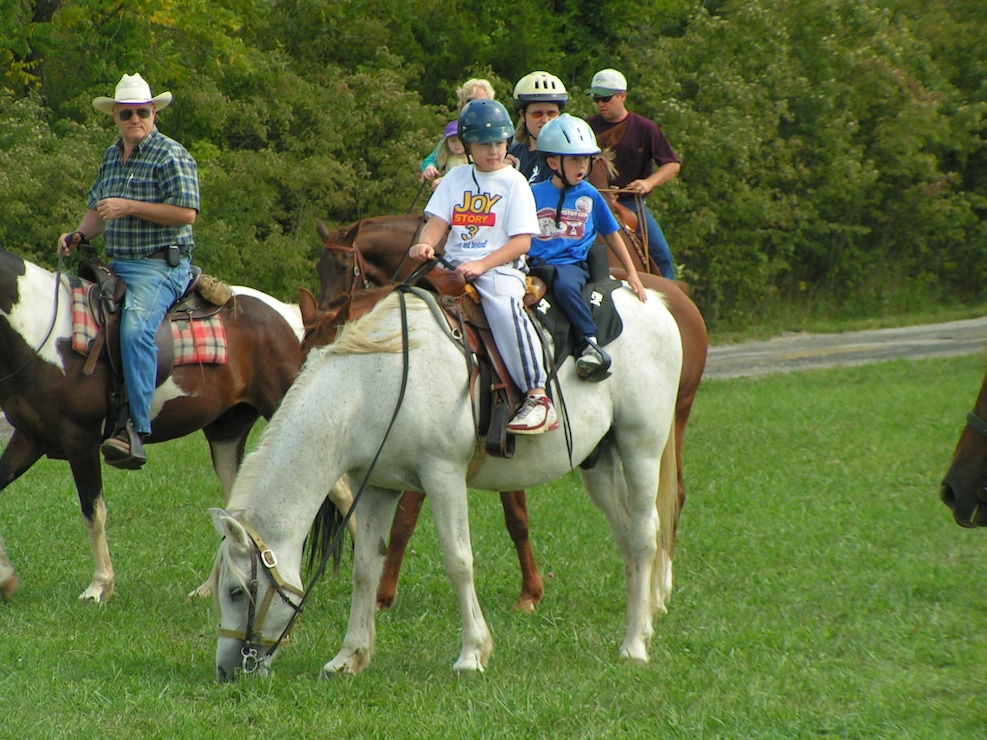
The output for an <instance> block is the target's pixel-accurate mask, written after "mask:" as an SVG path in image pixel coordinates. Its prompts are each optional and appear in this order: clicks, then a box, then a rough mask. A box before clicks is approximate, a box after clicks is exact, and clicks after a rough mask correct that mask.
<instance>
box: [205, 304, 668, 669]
mask: <svg viewBox="0 0 987 740" xmlns="http://www.w3.org/2000/svg"><path fill="white" fill-rule="evenodd" d="M613 295H614V300H615V303H616V305H617V308H618V311H619V313H620V315H621V317H622V319H623V322H624V331H623V334H622V335H621V336H620V337H618V338H617V339H616V340H615V341H613V342H612V343H611V344H610V345H608V347H607V350H608V352H610V354H611V355H612V357H613V375H612V376H611V377H610V378H608V379H607V380H605V381H603V382H601V383H588V382H585V381H582V380H579V379H578V378H577V377H576V373H575V367H574V363H573V362H572V360H571V359H567V360H566V361H565V362H564V363H563V365H562V366H561V368H560V370H559V380H560V383H561V389H562V390H561V398H557V399H556V405H557V407H559V408H560V409H564V410H565V412H566V413H567V414H568V423H569V426H570V429H571V455H570V454H569V451H568V450H567V439H566V437H567V434H566V432H565V431H564V427H563V428H560V429H559V430H558V431H554V432H548V433H545V434H541V435H538V436H533V437H522V438H519V439H518V440H517V445H516V450H515V454H514V457H513V458H511V459H503V458H494V457H486V456H484V454H483V451H482V450H483V448H482V445H479V444H478V443H477V439H476V434H475V426H474V420H473V412H472V408H471V402H470V389H469V387H468V386H469V380H468V372H467V363H466V359H465V355H464V350H463V348H462V346H461V345H460V344H459V343H458V342H457V341H456V340H454V339H453V338H452V337H451V336H450V335H449V330H448V325H447V324H446V322H445V321H444V320H441V319H440V320H437V319H436V317H435V316H433V312H432V311H430V310H429V308H430V306H429V302H428V301H426V300H424V299H423V298H421V297H418V296H416V295H408V296H399V295H398V294H396V293H395V294H392V295H390V296H388V298H386V299H385V300H383V301H381V302H380V304H378V306H377V307H376V308H375V309H374V310H373V311H372V312H371V313H369V314H367V315H366V316H364V317H363V318H362V319H359V320H358V321H356V322H354V323H351V324H347V325H346V326H345V327H344V329H343V332H342V334H341V336H340V338H339V340H338V341H337V342H335V343H334V344H331V345H329V346H327V347H324V348H321V349H317V350H315V351H313V353H312V354H311V355H310V356H309V359H308V361H307V362H306V364H305V366H304V367H303V369H302V372H301V374H300V375H299V377H298V379H297V380H296V382H295V384H294V385H292V387H291V388H290V389H289V391H288V393H287V395H286V396H285V398H284V400H283V402H282V404H281V406H280V407H279V409H278V411H277V413H276V414H275V415H274V418H273V419H272V420H271V422H270V425H269V426H268V427H267V429H266V430H265V431H264V434H263V436H262V439H261V441H260V443H259V445H258V447H257V449H256V450H255V451H254V452H253V453H251V454H250V455H248V456H247V458H246V460H245V461H244V464H243V466H242V468H241V471H240V475H239V477H238V478H237V480H236V483H235V485H234V490H233V494H232V496H231V498H230V500H229V503H228V512H229V513H227V512H225V511H221V510H213V518H214V521H215V523H216V526H217V529H218V530H219V531H220V533H221V534H222V535H224V540H223V542H222V544H221V545H220V548H219V552H218V554H217V562H216V567H215V568H214V571H213V572H214V575H215V576H216V577H217V578H218V585H217V589H216V598H217V600H218V609H219V612H220V629H219V637H218V640H217V647H216V668H217V677H218V679H219V680H220V681H224V680H232V679H233V678H235V677H237V675H238V674H239V673H240V672H241V671H243V672H246V673H254V672H256V673H258V674H260V675H266V674H267V672H268V668H269V665H270V663H271V661H272V660H273V659H274V657H275V656H276V654H277V651H278V647H279V645H280V644H281V643H282V642H283V640H284V638H285V637H286V636H287V632H290V629H291V626H292V625H293V623H294V618H295V616H296V612H297V610H298V607H299V599H300V598H301V596H302V593H303V592H302V590H301V578H300V568H301V560H302V550H303V542H304V540H305V536H306V533H307V532H308V530H309V526H310V524H311V523H312V521H313V518H314V517H315V516H316V512H317V511H319V509H320V507H321V505H322V503H323V500H324V499H325V495H326V490H327V489H328V483H330V482H332V481H335V480H336V479H337V478H339V477H340V476H341V475H342V474H344V473H349V474H350V477H351V480H353V481H361V480H363V479H364V477H365V476H367V475H369V480H368V484H367V487H366V488H365V490H364V491H363V493H362V495H360V497H359V498H358V502H357V505H356V517H357V535H356V538H355V554H354V564H353V598H352V604H351V610H350V618H349V625H348V628H347V632H346V636H345V638H344V640H343V646H342V649H341V650H340V651H339V653H338V654H337V655H336V656H335V657H334V658H333V659H332V660H331V661H329V662H328V663H326V664H325V665H324V666H323V669H322V674H323V676H326V677H328V676H334V675H338V674H356V673H359V672H360V671H362V670H363V669H365V668H366V667H367V666H368V665H369V664H370V660H371V657H372V655H373V649H374V640H375V605H376V589H377V584H378V582H379V580H380V575H381V569H382V565H383V560H384V552H385V550H386V544H387V535H388V529H389V527H390V524H391V520H392V519H393V516H394V511H395V507H396V505H397V502H398V499H399V497H400V492H402V491H405V490H418V491H424V492H425V493H426V495H427V496H428V498H429V502H430V506H431V510H432V513H433V516H434V517H435V521H436V526H437V530H438V534H439V539H440V541H441V546H442V555H443V563H444V565H445V569H446V573H447V575H448V576H449V579H450V580H451V581H452V584H453V588H454V590H455V593H456V598H457V601H458V603H459V609H460V613H461V618H462V652H461V653H460V655H459V658H458V660H456V662H455V664H454V666H453V668H454V669H455V670H456V671H461V672H478V671H483V670H484V668H485V666H486V663H487V659H488V658H489V656H490V653H491V650H492V648H493V641H492V639H491V636H490V632H489V630H488V629H487V624H486V622H485V620H484V618H483V615H482V612H481V610H480V605H479V603H478V602H477V597H476V592H475V589H474V584H473V555H472V550H471V548H470V533H469V520H468V507H467V500H466V495H467V487H469V488H473V489H487V490H494V491H495V490H514V489H522V488H530V487H532V486H536V485H539V484H542V483H546V482H548V481H551V480H554V479H556V478H558V477H560V476H562V475H564V474H565V473H566V472H567V471H569V470H571V469H572V467H573V466H574V465H578V464H579V463H580V462H582V461H583V460H584V459H586V458H587V457H588V456H589V455H590V454H591V453H593V452H594V450H595V449H596V448H597V447H598V446H600V448H601V454H600V456H599V460H598V462H597V463H596V465H595V466H594V467H592V468H590V469H587V470H580V473H581V476H582V479H583V483H584V485H585V487H586V490H587V492H588V493H589V495H590V497H591V498H592V500H593V501H594V503H595V504H596V505H597V506H598V507H599V508H600V509H601V510H602V511H603V513H604V515H605V516H606V518H607V521H608V522H609V525H610V528H611V531H612V533H613V536H614V539H615V540H616V543H617V546H618V548H619V550H620V552H621V554H622V556H623V560H624V570H625V573H626V574H627V625H626V633H625V636H624V640H623V643H622V645H621V647H620V655H621V656H622V657H624V658H628V659H630V660H631V661H634V662H635V663H646V662H647V660H648V650H649V647H650V641H651V637H652V634H653V632H654V628H653V625H652V619H653V615H654V613H655V612H657V611H659V610H661V611H664V610H665V602H666V600H667V598H668V596H669V593H670V591H671V587H672V564H671V545H672V538H673V527H674V523H675V513H676V508H677V482H676V472H677V471H676V466H675V445H674V432H673V423H674V411H675V397H676V389H677V388H678V382H679V373H680V369H681V364H682V348H681V343H680V337H679V334H678V329H677V328H676V324H675V321H674V319H673V318H672V316H671V315H670V314H669V312H668V310H667V308H666V307H665V304H664V303H663V301H662V299H661V297H660V296H659V295H658V294H657V293H649V300H648V301H647V303H641V302H640V301H638V300H637V298H636V297H635V296H634V295H633V294H632V293H631V292H630V291H629V290H624V289H618V290H616V291H614V293H613ZM402 298H403V300H404V301H406V304H407V309H406V314H405V315H406V316H407V321H408V325H409V334H410V343H409V345H410V350H409V356H408V366H407V376H406V382H407V388H406V392H405V394H404V399H403V402H401V403H400V408H399V410H398V411H397V412H396V415H395V408H396V407H397V406H398V403H399V396H400V395H401V388H402V385H401V384H402V377H403V372H404V361H403V356H402V353H401V345H402V339H401V334H400V327H401V316H402V309H401V308H400V307H399V305H398V302H399V300H401V299H402ZM392 415H393V419H392ZM392 422H393V426H392V427H391V428H390V430H389V432H388V427H389V425H390V424H392ZM385 436H386V442H384V443H383V446H382V447H381V444H382V441H383V440H384V438H385ZM378 448H380V455H379V459H378V460H377V461H376V464H373V465H372V461H373V460H374V458H375V455H376V454H377V453H378ZM258 571H264V572H266V573H267V576H269V577H265V576H264V575H261V574H260V573H258ZM275 595H277V596H278V598H273V597H274V596H275ZM265 647H266V648H268V649H267V651H266V652H265V653H263V654H261V651H262V650H263V648H265Z"/></svg>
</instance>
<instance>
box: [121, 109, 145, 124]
mask: <svg viewBox="0 0 987 740" xmlns="http://www.w3.org/2000/svg"><path fill="white" fill-rule="evenodd" d="M134 113H136V114H137V115H138V116H140V118H141V120H142V121H146V120H147V119H148V118H150V117H151V113H152V111H151V109H150V108H124V109H123V110H120V111H117V116H119V118H120V120H121V121H129V120H130V119H131V118H133V117H134Z"/></svg>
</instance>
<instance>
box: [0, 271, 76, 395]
mask: <svg viewBox="0 0 987 740" xmlns="http://www.w3.org/2000/svg"><path fill="white" fill-rule="evenodd" d="M64 267H65V257H63V256H62V254H61V253H59V255H58V269H57V270H56V271H55V301H54V303H55V307H54V308H53V309H52V312H51V323H50V324H49V325H48V331H47V332H46V333H45V338H44V339H42V340H41V344H40V345H38V348H37V349H36V350H33V352H34V355H33V356H32V357H28V358H27V359H26V360H24V362H23V363H22V364H21V366H20V367H19V368H17V369H16V370H14V372H12V373H10V374H8V375H5V376H4V377H2V378H0V383H5V382H7V381H8V380H10V379H11V378H13V377H14V376H15V375H17V374H18V373H20V372H21V371H22V370H24V369H25V368H26V367H27V366H28V365H30V364H31V363H32V362H34V360H35V358H36V357H37V356H38V353H39V352H41V350H42V349H44V346H45V345H46V344H48V340H49V339H51V335H52V333H53V332H54V331H55V324H56V323H57V321H58V296H59V294H60V293H61V291H60V290H59V288H61V287H62V272H63V268H64Z"/></svg>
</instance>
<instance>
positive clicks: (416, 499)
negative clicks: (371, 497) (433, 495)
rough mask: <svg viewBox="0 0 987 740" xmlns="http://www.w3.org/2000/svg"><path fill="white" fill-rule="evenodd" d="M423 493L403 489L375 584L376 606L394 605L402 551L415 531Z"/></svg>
mask: <svg viewBox="0 0 987 740" xmlns="http://www.w3.org/2000/svg"><path fill="white" fill-rule="evenodd" d="M424 502H425V494H424V493H419V492H418V491H405V492H404V494H403V495H402V496H401V501H400V502H399V503H398V508H397V511H396V512H395V513H394V522H393V523H392V524H391V538H390V540H389V541H388V543H387V555H386V556H385V558H384V572H383V575H381V577H380V584H379V585H378V586H377V608H378V609H390V608H391V607H392V606H393V605H394V597H395V596H396V595H397V590H398V573H400V572H401V563H402V561H403V560H404V553H405V551H406V550H407V549H408V540H410V539H411V533H412V532H414V531H415V525H416V524H417V523H418V517H419V516H420V515H421V512H422V504H423V503H424Z"/></svg>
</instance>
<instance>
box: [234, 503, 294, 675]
mask: <svg viewBox="0 0 987 740" xmlns="http://www.w3.org/2000/svg"><path fill="white" fill-rule="evenodd" d="M240 524H241V525H242V526H243V528H244V530H245V531H246V532H247V534H248V535H249V537H250V541H251V544H252V547H251V548H250V583H249V584H248V595H249V597H250V605H249V606H248V607H247V624H246V626H245V628H244V631H243V632H237V631H236V630H228V629H222V628H220V629H219V630H218V632H219V636H220V637H229V638H232V639H234V640H240V642H241V647H240V655H241V656H242V660H241V662H240V668H241V670H242V671H243V672H244V673H245V674H247V675H249V674H251V673H254V672H256V671H257V669H258V668H259V667H260V666H261V665H262V664H263V663H264V661H266V660H267V659H268V658H270V657H271V656H272V655H274V651H275V650H277V649H278V647H280V646H281V645H282V644H284V643H287V642H288V640H289V638H290V637H291V630H292V628H293V627H294V626H295V622H296V621H297V620H298V617H299V616H300V615H301V613H302V605H303V604H304V602H305V593H304V592H303V591H302V590H301V589H298V588H295V587H294V586H292V585H291V584H290V583H287V582H286V581H285V580H284V578H282V576H281V573H280V572H279V571H278V559H277V556H276V555H275V554H274V551H273V550H271V549H270V548H269V547H268V546H267V545H265V544H264V540H262V539H261V537H260V535H259V534H257V530H255V529H254V528H253V527H252V526H251V525H250V524H248V523H247V522H240ZM258 560H259V561H260V562H261V564H262V565H263V566H264V572H265V573H267V577H268V578H269V579H270V581H271V588H270V589H269V590H268V592H267V595H266V596H265V597H264V601H263V603H262V604H261V605H260V608H259V609H258V608H257V586H258V583H257V561H258ZM289 593H291V594H294V595H295V596H299V597H301V601H299V602H298V603H297V604H296V603H295V602H294V601H292V600H291V596H290V595H289ZM274 594H277V595H278V596H279V597H281V601H283V602H284V603H285V604H287V605H288V606H290V607H291V608H292V610H293V612H294V613H293V614H292V616H291V618H290V619H289V620H288V624H287V625H286V626H285V628H284V631H283V632H282V633H281V636H280V637H278V639H276V640H271V639H267V638H265V637H263V635H262V634H261V631H262V630H263V628H264V622H265V620H266V619H267V612H268V609H270V607H271V602H272V601H273V599H274ZM264 648H268V650H267V652H266V653H265V654H264V656H263V657H259V655H260V650H263V649H264Z"/></svg>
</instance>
